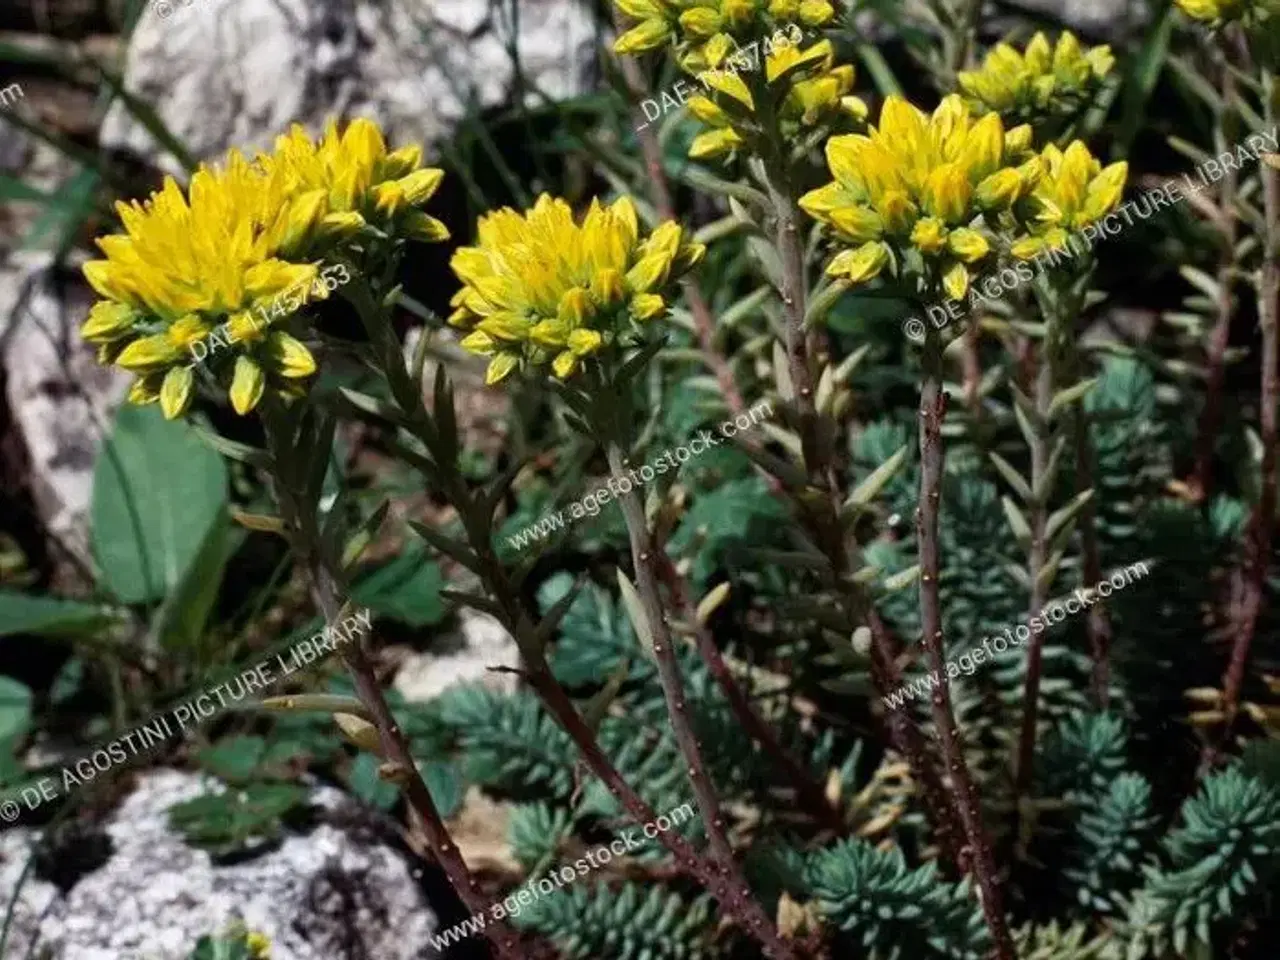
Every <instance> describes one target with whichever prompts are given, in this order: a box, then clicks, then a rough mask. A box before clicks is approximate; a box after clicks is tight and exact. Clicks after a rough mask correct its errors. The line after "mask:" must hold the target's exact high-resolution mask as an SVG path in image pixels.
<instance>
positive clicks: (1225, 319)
mask: <svg viewBox="0 0 1280 960" xmlns="http://www.w3.org/2000/svg"><path fill="white" fill-rule="evenodd" d="M1235 98H1236V79H1235V74H1234V73H1233V72H1232V70H1231V65H1230V63H1229V62H1227V58H1226V55H1225V54H1224V56H1223V64H1222V104H1223V106H1222V113H1221V114H1220V115H1219V117H1218V123H1217V129H1216V130H1215V136H1214V139H1215V141H1216V144H1217V148H1218V150H1219V151H1222V150H1224V149H1226V147H1227V145H1228V144H1229V143H1231V142H1234V140H1235V137H1233V136H1231V135H1230V133H1229V132H1228V127H1233V126H1234V124H1233V123H1232V119H1233V116H1234V115H1233V113H1232V109H1233V104H1234V102H1235ZM1264 175H1265V174H1264ZM1237 190H1238V177H1237V173H1236V171H1235V169H1225V170H1224V171H1223V175H1222V192H1221V193H1220V194H1219V202H1218V212H1219V214H1220V215H1221V219H1220V220H1219V221H1218V222H1217V223H1218V227H1219V230H1220V233H1221V236H1222V257H1221V260H1220V261H1219V265H1218V277H1217V280H1218V304H1217V307H1218V310H1217V317H1216V318H1215V320H1214V324H1213V330H1212V332H1211V333H1210V334H1209V348H1208V356H1207V357H1206V360H1205V364H1206V368H1207V374H1206V381H1205V388H1204V407H1203V408H1202V409H1201V411H1200V423H1199V427H1198V430H1197V437H1196V465H1195V472H1194V473H1193V474H1192V476H1191V483H1190V487H1191V491H1192V493H1193V494H1194V496H1195V497H1196V499H1197V500H1204V499H1206V498H1207V497H1208V496H1209V489H1210V487H1211V485H1212V482H1213V479H1212V477H1213V473H1212V471H1213V450H1214V446H1215V441H1216V440H1217V438H1218V427H1219V424H1220V422H1221V419H1222V390H1223V386H1224V383H1225V380H1226V353H1227V345H1228V344H1229V343H1230V341H1231V314H1232V311H1233V309H1234V306H1235V298H1234V297H1233V296H1232V295H1231V294H1232V286H1233V285H1234V283H1235V272H1236V239H1237V233H1238V229H1237V224H1238V218H1237V215H1236V193H1237Z"/></svg>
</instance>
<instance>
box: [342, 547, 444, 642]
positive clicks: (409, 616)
mask: <svg viewBox="0 0 1280 960" xmlns="http://www.w3.org/2000/svg"><path fill="white" fill-rule="evenodd" d="M443 585H444V578H443V576H442V575H441V573H440V568H439V567H438V566H437V565H436V563H435V561H433V560H432V559H431V558H430V557H429V556H428V555H427V551H426V548H425V547H424V546H423V545H422V543H420V542H417V541H415V542H413V543H411V544H410V545H409V546H408V547H406V548H405V551H404V552H403V553H402V554H400V556H398V557H396V558H395V559H394V560H392V561H391V562H390V563H388V564H386V565H385V566H383V567H381V568H379V569H378V570H375V571H373V572H372V573H370V574H367V575H365V576H364V577H363V578H362V579H361V580H360V581H359V582H357V583H356V585H355V587H354V588H353V589H352V591H351V596H352V597H353V598H354V599H355V601H356V602H357V603H360V604H363V605H364V606H366V607H369V608H371V609H372V610H373V611H374V613H377V614H379V615H380V616H384V617H391V618H393V619H396V620H399V621H401V622H402V623H406V624H408V625H409V626H411V627H429V626H431V625H432V624H434V623H439V622H440V621H441V620H443V619H444V615H445V605H444V601H443V600H442V599H441V596H440V588H441V587H442V586H443Z"/></svg>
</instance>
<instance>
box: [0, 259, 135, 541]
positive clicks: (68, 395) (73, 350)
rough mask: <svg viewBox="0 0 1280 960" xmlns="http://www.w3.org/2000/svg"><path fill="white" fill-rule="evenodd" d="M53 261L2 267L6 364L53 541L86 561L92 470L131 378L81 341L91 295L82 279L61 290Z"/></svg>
mask: <svg viewBox="0 0 1280 960" xmlns="http://www.w3.org/2000/svg"><path fill="white" fill-rule="evenodd" d="M51 262H52V256H51V255H49V254H44V253H30V254H15V255H14V256H13V257H11V258H10V259H9V261H7V262H0V365H2V366H3V370H4V380H5V385H6V394H7V400H8V405H9V410H10V412H11V414H12V416H13V420H14V423H15V425H16V427H17V429H18V431H19V433H20V434H21V435H22V439H23V441H24V443H25V445H26V448H27V453H28V456H29V458H30V463H31V478H32V493H33V498H34V500H35V505H36V509H37V511H38V512H39V514H40V516H41V517H42V518H43V520H44V522H45V528H46V529H47V530H48V531H49V533H50V534H51V535H52V536H54V537H57V538H58V539H59V540H60V541H62V542H63V544H65V545H66V546H67V547H69V548H70V549H71V550H73V551H74V552H75V553H76V554H77V555H78V556H80V557H81V558H82V559H83V560H85V561H86V562H87V561H88V559H89V551H88V542H87V534H86V531H87V526H88V524H87V520H86V518H87V516H88V512H89V504H90V501H91V499H92V495H93V465H94V461H95V460H96V458H97V451H98V449H99V447H100V445H101V443H102V438H103V436H104V434H105V431H106V430H107V429H109V426H110V423H111V418H112V414H113V411H114V409H115V406H116V405H117V404H118V403H119V402H120V400H121V399H122V398H123V396H124V394H125V393H126V392H127V390H128V384H129V381H130V379H131V378H130V377H129V376H128V375H127V374H125V373H124V372H123V371H121V370H119V369H117V368H105V367H102V366H100V365H99V364H98V363H97V361H96V360H95V358H94V351H93V348H92V347H91V346H89V345H88V344H86V343H84V342H83V341H82V340H81V339H80V335H79V328H80V324H81V323H82V322H83V321H84V317H85V315H86V314H87V313H88V310H89V307H90V305H91V304H92V302H93V294H92V291H91V290H89V288H88V287H87V286H86V285H85V284H84V283H82V282H81V281H80V280H79V278H78V277H65V278H64V281H66V282H63V283H61V284H59V283H58V282H56V281H57V279H58V278H57V277H56V276H55V272H54V270H53V268H52V267H51V266H50V264H51Z"/></svg>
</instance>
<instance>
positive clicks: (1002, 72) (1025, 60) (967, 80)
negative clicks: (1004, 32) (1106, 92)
mask: <svg viewBox="0 0 1280 960" xmlns="http://www.w3.org/2000/svg"><path fill="white" fill-rule="evenodd" d="M1114 65H1115V57H1114V56H1112V54H1111V48H1110V47H1106V46H1102V47H1093V48H1091V49H1089V50H1084V49H1083V48H1081V46H1080V41H1079V40H1077V39H1076V38H1075V35H1074V34H1072V33H1069V32H1068V33H1063V34H1062V36H1061V37H1059V38H1058V42H1057V45H1056V46H1050V44H1049V40H1048V39H1047V38H1046V37H1045V35H1044V34H1043V33H1037V34H1036V35H1035V36H1034V37H1032V38H1031V42H1030V43H1029V44H1027V48H1026V50H1024V51H1022V52H1019V51H1018V50H1016V49H1014V48H1013V47H1011V46H1010V45H1009V44H1007V43H1000V44H997V45H996V46H995V47H994V48H993V49H992V50H991V52H990V53H988V54H987V56H986V58H985V59H984V60H983V61H982V66H981V68H979V69H977V70H966V71H962V72H961V73H960V75H959V77H958V80H959V83H960V89H961V90H962V91H963V92H964V94H965V96H966V98H967V99H968V101H969V105H970V106H971V107H972V108H973V109H974V110H975V111H976V112H980V113H986V112H992V113H999V114H1001V115H1002V116H1004V117H1006V118H1008V119H1014V118H1017V119H1028V120H1030V119H1043V118H1046V117H1050V116H1055V115H1061V116H1069V115H1072V114H1075V113H1077V112H1078V111H1079V110H1080V108H1081V107H1082V106H1084V105H1085V104H1087V103H1088V102H1089V101H1090V100H1091V99H1092V98H1093V97H1094V95H1095V94H1096V93H1097V91H1098V88H1099V87H1100V86H1101V84H1102V81H1103V79H1104V78H1105V77H1106V76H1107V74H1109V73H1110V72H1111V68H1112V67H1113V66H1114Z"/></svg>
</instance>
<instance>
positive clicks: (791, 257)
mask: <svg viewBox="0 0 1280 960" xmlns="http://www.w3.org/2000/svg"><path fill="white" fill-rule="evenodd" d="M768 186H769V200H770V202H771V203H772V205H773V216H774V220H775V222H776V230H777V233H776V235H775V242H776V243H777V245H778V255H779V257H780V258H781V259H782V290H781V291H780V292H781V294H782V312H783V316H784V318H785V321H786V325H785V340H784V342H785V344H786V348H787V372H788V373H789V374H790V376H791V384H792V386H793V387H794V388H795V392H796V401H797V403H798V404H799V407H800V414H801V417H802V418H803V420H804V423H805V424H806V425H807V427H806V429H807V431H808V432H810V433H812V431H813V425H814V424H813V421H814V413H813V377H812V376H811V374H810V372H809V348H808V344H807V343H806V341H805V328H804V314H805V297H806V295H807V289H808V286H807V284H806V282H805V269H804V244H803V243H802V242H801V240H800V208H799V207H798V206H797V205H796V202H795V199H794V198H793V197H792V196H791V194H790V192H789V191H788V190H787V187H786V182H785V180H782V178H781V177H780V176H779V175H778V174H777V173H776V172H772V171H771V173H770V176H769V179H768ZM802 439H804V438H803V437H802ZM813 456H814V451H813V450H811V449H810V448H809V445H808V444H807V443H806V446H805V457H806V460H811V459H812V458H813Z"/></svg>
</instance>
